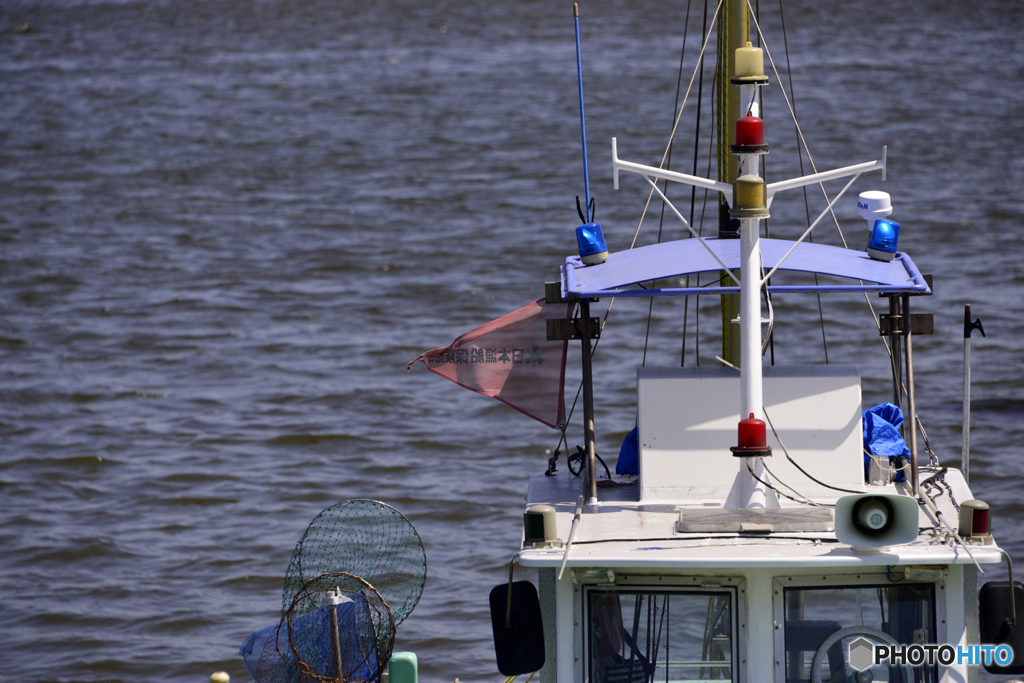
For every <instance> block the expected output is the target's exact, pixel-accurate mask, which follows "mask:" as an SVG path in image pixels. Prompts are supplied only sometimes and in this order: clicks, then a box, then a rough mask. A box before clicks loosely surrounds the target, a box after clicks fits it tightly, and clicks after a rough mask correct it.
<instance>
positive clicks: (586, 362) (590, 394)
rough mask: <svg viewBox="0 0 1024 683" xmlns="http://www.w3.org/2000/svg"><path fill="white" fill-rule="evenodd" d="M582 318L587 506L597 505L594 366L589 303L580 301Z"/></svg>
mask: <svg viewBox="0 0 1024 683" xmlns="http://www.w3.org/2000/svg"><path fill="white" fill-rule="evenodd" d="M580 316H581V317H582V318H583V438H584V439H585V440H586V444H587V477H589V482H590V484H589V488H590V491H589V494H588V500H587V505H596V504H597V450H596V447H595V445H594V365H593V353H592V351H593V349H592V348H591V346H590V335H591V330H590V301H589V300H588V299H583V300H581V301H580Z"/></svg>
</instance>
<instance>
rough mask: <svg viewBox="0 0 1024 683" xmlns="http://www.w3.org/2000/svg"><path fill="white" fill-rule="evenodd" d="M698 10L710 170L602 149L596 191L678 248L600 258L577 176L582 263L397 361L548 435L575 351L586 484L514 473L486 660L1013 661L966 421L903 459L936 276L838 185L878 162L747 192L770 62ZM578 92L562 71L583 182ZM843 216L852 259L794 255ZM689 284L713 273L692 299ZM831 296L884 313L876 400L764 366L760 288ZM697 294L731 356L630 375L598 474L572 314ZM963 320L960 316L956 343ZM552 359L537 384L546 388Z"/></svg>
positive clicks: (833, 665) (859, 672)
mask: <svg viewBox="0 0 1024 683" xmlns="http://www.w3.org/2000/svg"><path fill="white" fill-rule="evenodd" d="M714 18H715V20H717V21H718V22H719V26H718V27H717V28H716V27H715V26H714V22H712V26H711V27H710V28H709V29H708V31H707V33H706V35H705V36H704V41H703V46H702V54H703V50H704V49H706V47H707V45H708V43H709V42H710V40H711V38H712V36H713V35H715V33H714V32H715V31H717V36H718V38H717V40H718V42H719V44H720V45H723V46H725V47H724V49H722V48H720V49H719V54H720V55H721V56H722V59H723V62H722V63H723V68H722V69H721V72H722V79H723V80H722V81H721V88H722V92H727V93H728V94H727V96H726V95H723V96H722V100H721V101H722V102H724V103H725V104H726V106H725V107H722V111H720V112H719V113H720V115H721V116H722V119H721V124H720V125H721V127H722V128H721V130H722V131H723V132H722V133H721V135H720V139H722V141H723V142H722V144H723V149H722V150H721V154H720V155H719V160H720V163H719V177H718V178H717V179H711V178H704V177H700V176H697V175H693V174H687V173H683V172H680V171H677V170H669V169H667V168H665V167H664V166H663V165H662V166H655V165H650V164H644V163H640V162H637V161H630V160H627V159H625V158H620V156H619V151H618V143H617V141H616V140H612V145H611V147H612V154H611V157H612V168H613V171H614V182H615V187H616V189H618V186H619V180H620V176H624V175H625V174H632V175H633V176H639V177H640V178H641V179H642V180H643V181H644V183H645V184H644V185H643V186H642V187H643V190H644V191H645V192H649V196H650V197H653V199H654V200H655V201H661V202H664V205H665V206H666V207H667V208H668V210H669V211H670V212H671V213H672V214H674V215H675V217H676V219H677V220H679V221H680V222H681V223H682V224H683V226H684V227H685V228H686V230H687V231H688V233H689V234H688V235H687V236H686V238H685V239H681V240H676V241H668V242H662V243H657V244H650V245H647V246H643V247H638V248H635V249H628V250H625V251H618V252H614V251H609V249H608V247H607V244H606V242H605V240H604V236H603V230H602V228H601V226H600V224H598V223H596V222H595V221H594V220H593V215H592V213H591V212H592V207H593V205H592V203H591V200H590V197H589V180H587V181H586V187H587V195H586V198H585V201H584V203H583V205H582V206H581V207H580V208H579V210H580V215H581V219H582V221H583V224H582V225H581V226H580V227H579V228H578V229H577V246H578V252H577V253H574V254H572V255H570V256H568V257H567V258H566V259H565V261H564V263H563V264H562V266H561V268H560V272H559V278H558V279H557V281H556V282H553V283H549V284H548V286H547V290H546V296H545V298H544V299H543V300H541V301H538V302H536V303H535V304H532V305H531V307H529V310H527V309H523V311H522V312H517V313H516V314H513V315H512V316H507V317H506V318H503V319H499V320H497V321H494V323H490V324H488V325H485V326H483V327H481V328H478V330H474V331H473V332H472V333H467V334H466V335H463V336H462V337H460V338H459V339H457V340H456V341H455V342H454V343H453V344H452V345H451V346H449V347H447V348H445V349H435V350H433V351H431V352H427V353H426V354H424V355H422V356H421V357H420V358H418V359H417V360H422V361H423V362H424V363H425V364H426V365H427V366H428V368H430V369H431V370H433V371H434V372H437V373H438V374H442V375H445V376H447V377H448V378H449V379H453V380H454V381H456V382H458V383H460V384H462V385H463V386H466V387H468V388H471V389H474V390H476V391H479V392H481V393H485V394H488V395H491V396H494V397H496V398H499V399H501V400H503V401H505V402H506V403H508V404H510V405H512V406H513V407H516V408H517V409H519V410H520V411H521V412H525V413H527V414H530V415H532V416H534V417H537V419H541V420H542V421H545V422H547V423H548V424H550V425H552V426H557V427H559V428H561V429H562V430H563V432H564V430H565V429H566V418H565V415H564V412H563V410H562V401H563V399H562V393H561V392H562V390H563V385H564V377H565V375H564V363H565V359H566V358H567V357H569V356H571V355H574V354H567V349H568V348H569V344H570V343H571V342H574V341H575V340H579V341H580V349H581V351H580V356H579V357H580V361H581V375H582V391H581V393H582V399H583V400H582V404H583V409H582V412H583V439H584V441H585V447H584V448H582V449H580V451H579V452H578V453H577V454H576V458H577V462H579V463H580V465H581V466H580V468H579V470H580V471H579V473H578V474H577V473H576V472H575V471H574V470H573V469H572V468H571V467H570V470H569V471H566V470H564V469H563V470H559V469H558V468H557V466H556V459H557V458H558V456H559V453H558V452H556V454H555V456H554V458H553V460H552V463H551V465H550V466H549V468H548V470H547V471H544V472H538V473H536V474H535V475H533V476H532V477H531V479H530V482H529V491H528V495H527V500H526V507H525V511H524V531H523V546H522V548H521V549H512V550H510V552H509V555H510V563H509V568H510V571H509V582H508V583H507V584H506V583H503V584H502V585H500V586H497V587H496V588H495V590H494V592H492V594H491V610H492V624H493V629H494V640H495V648H496V659H497V664H498V668H499V670H500V671H501V672H502V673H503V674H505V675H508V676H510V677H511V676H516V675H521V674H532V675H536V676H537V677H538V679H539V681H540V683H641V682H645V683H657V682H658V681H665V682H666V683H671V682H672V681H685V680H707V681H716V682H725V681H730V682H738V681H743V682H749V683H769V682H771V683H793V682H797V681H812V682H814V683H819V682H820V681H833V682H838V681H851V682H855V683H870V682H871V681H875V680H877V681H902V682H903V683H910V682H911V681H914V682H915V683H936V682H939V681H948V682H963V683H974V682H975V681H977V680H978V676H979V669H981V668H984V669H986V670H988V671H991V672H994V673H1000V674H1015V673H1020V672H1024V639H1022V636H1021V628H1020V627H1018V626H1017V621H1016V620H1017V610H1018V609H1024V606H1022V605H1024V585H1022V584H1020V583H1015V582H1013V578H1012V567H1011V570H1010V581H1008V582H998V581H991V582H988V583H987V584H985V585H984V586H982V587H981V588H980V589H979V582H980V577H981V576H982V575H983V574H984V568H985V567H986V566H991V565H997V564H999V563H1001V562H1004V561H1005V562H1006V563H1007V564H1008V565H1009V564H1010V558H1009V556H1008V555H1006V553H1005V552H1004V551H1003V550H1002V549H1001V548H1000V547H999V546H998V545H997V544H996V542H995V541H994V540H993V538H992V535H991V533H990V528H991V520H990V512H991V511H990V510H989V508H988V506H987V505H986V504H985V503H984V502H982V501H980V500H978V498H977V496H976V495H975V493H974V492H972V490H971V488H970V486H969V482H968V462H969V461H968V456H967V453H968V446H967V434H968V431H967V429H966V426H965V430H964V444H963V453H964V460H963V463H962V467H961V468H960V469H956V468H952V467H940V466H938V463H937V460H935V459H933V458H931V457H924V454H920V453H919V451H918V441H919V429H918V427H919V424H920V420H919V416H918V415H917V413H916V410H915V395H914V374H913V339H914V336H915V335H918V334H924V333H927V332H928V327H929V324H930V319H929V318H928V316H925V315H920V314H912V313H911V305H912V303H914V302H917V301H919V300H921V299H920V297H924V296H927V295H928V294H930V293H931V289H930V279H929V278H928V277H927V276H925V275H924V274H922V273H921V272H920V271H919V269H918V267H917V266H916V265H915V263H914V261H913V259H912V258H911V256H910V255H909V254H907V253H904V252H902V251H899V249H898V237H899V224H898V223H897V222H896V221H894V220H892V219H891V218H890V215H891V213H892V203H891V200H890V197H889V195H888V194H887V193H885V192H882V191H880V190H878V189H875V188H870V189H865V190H864V191H860V192H859V194H857V195H856V196H854V195H853V194H852V193H851V194H848V190H850V189H851V188H852V187H853V185H854V182H855V181H856V180H857V179H859V178H860V177H861V176H862V175H863V176H865V181H866V180H868V179H870V180H873V181H876V182H879V183H880V182H882V181H884V180H885V176H886V167H887V159H886V153H885V151H884V149H883V150H881V151H880V152H881V153H880V154H879V155H878V157H877V158H875V159H872V160H868V161H865V162H863V163H860V164H856V165H852V166H846V167H841V168H837V169H834V170H824V171H817V170H815V171H814V172H812V173H808V174H804V175H802V176H799V177H795V178H788V179H783V178H780V179H774V178H766V177H765V173H764V164H763V160H764V156H765V155H766V154H767V153H768V151H769V149H768V145H767V144H765V137H764V126H765V122H764V121H763V120H762V119H761V118H760V116H759V101H760V100H759V95H760V93H761V89H762V88H763V87H764V86H766V85H768V84H769V83H770V81H771V78H770V77H769V75H770V74H777V71H775V70H774V65H773V69H772V70H769V71H767V72H766V69H765V59H764V55H765V51H764V36H762V35H761V28H760V25H759V24H757V21H756V18H755V16H754V15H753V11H752V9H751V8H750V6H749V5H748V4H746V3H740V2H723V3H722V4H721V5H720V6H719V9H718V11H717V12H716V14H715V16H714ZM576 21H577V55H578V56H579V32H578V17H577V20H576ZM752 37H753V41H751V38H752ZM755 44H756V45H758V46H755ZM578 64H579V61H578ZM582 102H583V90H582V72H581V76H580V105H581V127H582V132H583V142H584V174H585V175H586V173H587V170H586V129H585V125H583V124H582V122H583V117H582V111H583V110H582ZM680 112H681V108H680ZM677 120H678V116H677ZM663 161H664V159H663ZM829 181H841V182H843V183H845V184H844V186H842V188H841V190H840V191H838V192H834V193H831V192H832V191H831V190H830V191H829V193H826V195H825V196H826V197H827V206H826V208H825V209H824V210H823V211H821V213H820V215H819V216H818V217H817V219H816V220H813V221H810V220H809V221H808V223H809V224H808V225H807V226H800V227H799V228H798V229H795V230H791V232H793V233H794V234H795V235H799V236H798V237H797V238H796V239H781V238H778V237H773V238H768V237H766V236H765V235H764V222H765V221H766V219H767V218H768V217H769V216H770V213H771V207H772V202H773V200H774V198H775V197H776V195H778V194H780V193H783V192H786V191H790V190H795V189H798V188H805V187H815V188H817V187H819V186H820V187H821V188H822V191H823V192H825V189H824V186H823V185H822V184H823V183H826V182H829ZM659 183H679V184H682V185H684V186H687V187H694V188H698V189H699V190H707V191H708V192H710V193H713V194H716V195H717V196H718V197H719V201H720V206H721V207H722V208H721V217H722V219H721V221H720V223H719V233H718V235H717V236H703V235H701V234H699V233H698V232H697V231H696V230H695V229H694V228H693V226H691V225H690V223H689V222H688V221H687V219H686V218H685V217H684V215H683V212H681V211H680V210H679V209H677V208H676V207H675V206H674V205H673V203H672V201H670V199H669V198H668V196H667V193H666V191H665V190H664V189H663V187H662V186H660V185H659ZM858 189H860V188H858ZM840 202H856V205H857V210H858V213H859V215H860V216H861V217H862V218H863V219H864V220H865V221H866V223H867V227H868V232H867V236H865V238H864V239H863V241H861V242H860V244H858V245H853V246H851V247H849V248H843V247H835V246H828V245H825V244H821V243H812V242H810V241H809V240H808V237H809V235H810V234H811V232H812V231H813V230H814V228H815V227H816V226H818V225H819V224H820V223H821V222H822V221H823V220H825V219H826V218H827V217H828V216H829V215H830V213H831V211H832V210H833V209H834V207H836V206H837V205H839V203H840ZM775 232H776V233H779V232H784V231H782V230H778V229H776V230H775ZM800 233H802V234H800ZM858 241H860V238H858ZM865 242H866V243H867V248H866V249H864V248H862V247H863V244H864V243H865ZM812 275H813V276H814V277H813V279H811V276H812ZM698 276H703V277H704V281H705V283H706V282H711V283H712V284H711V285H707V284H705V285H704V286H691V285H690V284H689V283H690V282H691V281H696V280H697V278H698ZM837 293H862V294H864V295H866V298H867V297H871V298H873V300H875V301H879V300H880V301H882V302H884V304H883V305H886V304H887V308H886V310H885V312H884V313H883V314H882V315H879V316H877V317H876V321H877V325H878V332H879V333H880V336H881V338H882V341H881V343H880V345H882V346H884V351H885V353H886V354H887V355H888V358H889V365H890V366H891V367H892V387H893V393H892V400H891V402H888V403H886V404H883V405H881V406H877V407H875V408H872V409H869V410H865V409H864V408H865V406H863V405H862V390H861V377H860V375H859V373H858V370H857V366H856V362H857V361H856V359H849V360H848V361H847V362H845V363H830V364H827V365H774V364H767V363H766V360H765V354H766V349H767V348H768V346H769V344H770V340H771V332H772V326H773V323H774V309H773V304H772V302H773V299H774V298H776V297H785V296H800V295H807V294H817V295H823V296H826V297H827V296H828V295H832V294H837ZM698 295H699V296H705V297H706V296H720V297H722V301H723V306H722V307H723V310H724V311H725V312H726V314H725V318H726V319H725V321H724V322H723V328H725V330H726V333H727V336H729V337H731V343H730V342H729V341H727V343H725V344H724V345H723V348H724V349H725V350H724V351H723V356H722V357H721V358H720V360H721V361H722V362H721V365H720V366H717V367H707V366H703V367H671V368H668V367H649V366H647V367H641V368H638V369H637V372H636V413H637V424H636V429H635V430H634V431H633V432H632V433H631V434H630V436H629V437H627V439H626V441H625V442H624V443H623V447H622V451H621V453H620V459H619V463H618V466H617V470H618V471H617V475H618V476H613V475H612V474H611V472H610V469H609V468H607V467H605V468H604V469H603V471H602V470H599V468H598V462H599V459H598V456H597V452H596V447H595V434H596V429H597V427H596V425H595V410H594V402H595V396H600V391H601V390H600V382H599V380H600V378H599V377H595V373H594V371H593V363H592V356H593V351H594V345H595V342H596V340H597V339H599V337H600V335H601V333H602V330H601V320H600V319H599V318H597V317H592V313H591V310H592V306H593V305H594V303H595V302H597V301H605V300H609V299H612V298H615V297H688V296H698ZM915 308H916V304H915ZM537 321H539V322H540V323H541V326H540V329H542V330H544V334H545V338H544V339H543V340H538V339H537V337H536V334H537V333H536V332H535V330H536V329H537V326H536V324H535V323H536V322H537ZM977 326H978V324H977V323H976V321H974V320H972V318H971V316H970V311H969V310H968V311H967V312H966V314H965V340H966V342H967V344H966V345H965V348H966V349H969V340H970V336H971V332H972V331H973V330H974V329H975V328H976V327H977ZM502 335H505V336H504V337H503V336H502ZM530 335H534V336H530ZM510 340H512V341H510ZM516 340H518V341H516ZM545 343H547V344H551V345H553V346H550V347H547V346H545ZM559 345H561V346H559ZM549 348H550V349H553V350H552V351H551V352H548V351H547V350H546V349H549ZM509 349H517V350H518V351H519V354H520V355H519V358H518V361H517V360H516V356H515V353H514V351H513V352H512V353H511V356H509ZM559 349H561V351H560V353H561V358H562V362H563V369H562V374H561V376H560V377H558V376H557V373H555V375H556V379H555V382H554V386H556V387H557V389H553V390H548V389H545V388H542V380H541V375H542V374H543V373H545V372H548V370H550V368H551V367H552V362H551V361H556V362H557V358H558V355H557V354H558V353H559ZM501 353H504V354H506V355H505V357H504V358H502V357H501V356H499V355H496V354H501ZM545 354H547V355H546V356H545ZM544 358H547V359H548V361H549V362H548V364H547V366H546V367H545V366H542V362H543V359H544ZM414 362H415V361H414ZM410 365H412V364H411V363H410ZM966 367H967V368H969V363H968V364H967V366H966ZM488 372H490V373H492V374H491V375H488V374H487V373H488ZM517 372H519V373H526V374H519V375H517V374H516V373H517ZM481 373H483V374H481ZM494 373H498V374H494ZM529 373H533V374H529ZM482 378H483V379H482ZM544 381H547V380H544ZM545 386H547V385H545ZM531 392H533V393H532V394H531ZM551 395H554V396H555V397H554V398H551ZM531 401H532V403H531ZM538 403H543V404H544V405H546V406H547V408H545V410H548V412H547V413H545V415H549V417H543V416H539V412H538V409H536V407H535V404H538ZM527 404H529V405H527ZM968 407H969V400H965V413H966V411H967V409H968ZM904 415H906V418H905V419H904ZM567 450H568V449H567ZM919 456H921V457H919ZM516 566H520V567H527V568H534V569H536V570H537V577H538V578H537V585H536V586H534V585H533V584H532V583H530V582H526V581H515V580H514V569H515V567H516ZM1018 645H1020V646H1021V647H1019V648H1018V647H1017V646H1018Z"/></svg>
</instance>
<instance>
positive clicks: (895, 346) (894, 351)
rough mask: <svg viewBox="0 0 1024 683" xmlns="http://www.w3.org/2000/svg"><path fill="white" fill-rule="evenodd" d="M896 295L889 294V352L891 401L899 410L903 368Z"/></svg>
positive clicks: (900, 407)
mask: <svg viewBox="0 0 1024 683" xmlns="http://www.w3.org/2000/svg"><path fill="white" fill-rule="evenodd" d="M896 302H897V299H896V295H895V294H890V295H889V352H890V354H891V355H892V402H893V403H895V404H896V407H897V408H899V409H900V410H901V411H902V410H903V400H902V397H901V392H900V382H901V381H902V378H903V369H902V368H900V342H899V340H900V335H899V332H898V331H897V330H898V326H899V325H900V323H901V319H900V313H899V304H897V303H896Z"/></svg>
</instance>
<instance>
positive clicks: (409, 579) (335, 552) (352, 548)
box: [281, 500, 427, 626]
mask: <svg viewBox="0 0 1024 683" xmlns="http://www.w3.org/2000/svg"><path fill="white" fill-rule="evenodd" d="M341 572H344V573H347V574H351V575H353V576H356V577H359V578H361V579H363V580H364V581H366V582H368V583H369V584H371V585H372V586H373V587H374V588H375V589H376V590H377V591H378V592H379V593H380V595H381V597H382V598H383V599H384V601H385V603H386V604H387V606H388V607H389V608H390V610H391V616H392V619H393V621H394V624H395V625H396V626H397V625H398V624H400V623H402V621H403V620H405V618H406V617H407V616H409V614H410V613H411V612H412V610H413V608H414V607H415V606H416V603H417V602H419V599H420V596H421V595H422V594H423V584H424V583H425V582H426V579H427V555H426V553H425V552H424V550H423V542H422V541H421V540H420V536H419V534H418V533H416V529H414V528H413V526H412V524H411V523H410V522H409V520H408V519H406V518H405V516H404V515H402V513H401V512H399V511H398V510H396V509H395V508H393V507H391V506H390V505H387V504H385V503H381V502H380V501H376V500H344V501H342V502H340V503H338V504H336V505H332V506H331V507H329V508H327V509H326V510H324V511H323V512H321V513H320V514H319V515H317V516H316V518H315V519H314V520H313V521H312V522H310V524H309V527H308V528H307V529H306V532H305V533H304V534H302V538H300V539H299V542H298V543H297V544H296V545H295V551H294V552H293V553H292V559H291V562H289V564H288V572H287V574H286V575H285V580H284V593H283V595H282V603H281V611H282V615H284V614H285V613H287V612H288V610H289V609H293V611H294V608H293V607H292V604H293V602H294V599H295V596H296V593H297V592H298V591H299V590H300V589H301V588H302V587H303V585H305V584H306V582H307V581H309V580H310V579H313V578H316V577H318V576H320V575H322V574H337V573H341ZM282 618H283V616H282Z"/></svg>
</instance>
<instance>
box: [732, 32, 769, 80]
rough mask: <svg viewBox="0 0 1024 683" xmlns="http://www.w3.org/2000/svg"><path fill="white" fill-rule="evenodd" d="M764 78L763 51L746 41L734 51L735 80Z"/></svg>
mask: <svg viewBox="0 0 1024 683" xmlns="http://www.w3.org/2000/svg"><path fill="white" fill-rule="evenodd" d="M750 77H758V78H763V77H764V51H762V50H761V48H759V47H754V46H752V45H751V44H750V41H749V40H748V41H747V44H746V46H744V47H741V48H737V49H736V78H750Z"/></svg>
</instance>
